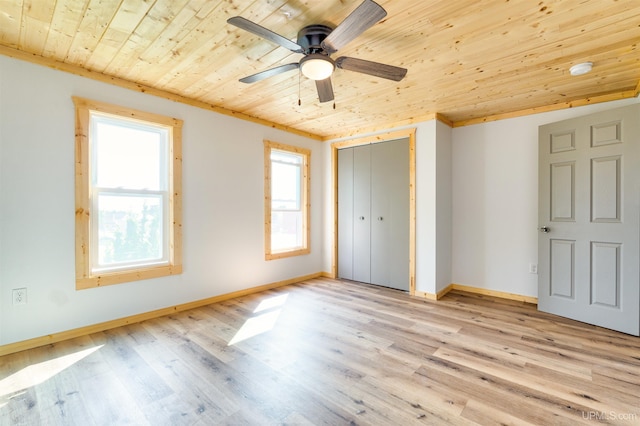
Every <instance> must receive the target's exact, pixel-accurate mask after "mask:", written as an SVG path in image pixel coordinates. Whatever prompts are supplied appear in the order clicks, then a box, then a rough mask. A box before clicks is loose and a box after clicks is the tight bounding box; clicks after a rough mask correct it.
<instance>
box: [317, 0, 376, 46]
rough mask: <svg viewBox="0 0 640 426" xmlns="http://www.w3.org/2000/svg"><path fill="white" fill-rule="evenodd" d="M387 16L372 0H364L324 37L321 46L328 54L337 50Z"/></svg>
mask: <svg viewBox="0 0 640 426" xmlns="http://www.w3.org/2000/svg"><path fill="white" fill-rule="evenodd" d="M385 16H387V11H386V10H384V9H383V8H382V6H380V5H379V4H378V3H376V2H374V1H372V0H364V1H363V2H362V4H360V6H358V7H357V8H356V9H355V10H354V11H353V12H351V14H350V15H349V16H347V17H346V19H345V20H344V21H342V22H341V23H340V24H339V25H338V26H337V27H336V28H335V29H334V30H333V31H331V33H330V34H329V35H328V36H327V38H325V39H324V40H323V41H322V43H321V46H322V48H323V49H324V50H326V51H327V52H328V53H329V54H331V53H333V52H336V51H338V50H339V49H341V48H342V47H344V46H345V45H346V44H347V43H349V42H350V41H351V40H353V39H354V38H356V37H358V36H359V35H360V34H362V33H363V32H365V31H366V30H367V29H368V28H370V27H371V26H373V25H374V24H375V23H376V22H378V21H380V20H381V19H382V18H384V17H385Z"/></svg>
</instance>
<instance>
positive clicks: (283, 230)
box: [264, 141, 311, 260]
mask: <svg viewBox="0 0 640 426" xmlns="http://www.w3.org/2000/svg"><path fill="white" fill-rule="evenodd" d="M264 151H265V154H264V156H265V168H264V169H265V252H266V259H267V260H269V259H278V258H281V257H287V256H296V255H300V254H307V253H309V252H310V248H309V229H310V228H309V161H310V157H311V151H310V150H308V149H304V148H298V147H293V146H288V145H283V144H279V143H275V142H270V141H264Z"/></svg>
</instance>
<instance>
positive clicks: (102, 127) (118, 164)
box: [93, 118, 167, 191]
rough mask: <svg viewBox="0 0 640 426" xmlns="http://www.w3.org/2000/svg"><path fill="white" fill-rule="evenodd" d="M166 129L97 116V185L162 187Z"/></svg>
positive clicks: (95, 147) (104, 186)
mask: <svg viewBox="0 0 640 426" xmlns="http://www.w3.org/2000/svg"><path fill="white" fill-rule="evenodd" d="M166 140H167V131H166V130H165V129H162V128H154V127H151V126H143V125H135V124H132V125H130V126H129V125H127V123H126V122H123V121H122V120H119V121H117V122H113V121H111V120H109V119H106V118H97V119H96V122H95V134H94V145H93V147H94V149H95V156H96V157H95V158H96V177H95V179H96V186H98V187H102V188H127V189H148V190H154V191H158V190H162V189H164V187H165V186H166V185H165V183H164V179H163V177H162V176H163V175H164V174H165V172H164V170H165V168H164V167H163V166H164V161H166V155H165V151H166V149H167V148H166V147H167V143H166Z"/></svg>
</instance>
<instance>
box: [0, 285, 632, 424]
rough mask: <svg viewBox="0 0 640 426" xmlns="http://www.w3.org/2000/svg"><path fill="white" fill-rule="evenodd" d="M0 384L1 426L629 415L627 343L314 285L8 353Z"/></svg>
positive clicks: (474, 302) (502, 304)
mask: <svg viewBox="0 0 640 426" xmlns="http://www.w3.org/2000/svg"><path fill="white" fill-rule="evenodd" d="M247 330H250V331H251V333H249V334H245V331H247ZM252 333H253V334H255V335H253V336H251V334H252ZM0 380H1V381H0V416H1V417H0V419H1V423H2V424H3V425H40V424H42V425H56V424H60V425H83V426H85V425H116V424H134V425H212V424H233V425H235V424H239V425H245V424H246V425H271V424H300V425H309V424H314V425H315V424H319V425H322V424H324V425H350V424H359V425H413V424H416V425H423V424H424V425H426V424H433V425H442V424H454V425H468V424H482V425H490V424H538V425H552V424H559V425H575V424H601V423H611V424H640V339H639V338H636V337H631V336H627V335H624V334H620V333H617V332H613V331H609V330H604V329H601V328H598V327H594V326H590V325H586V324H582V323H578V322H575V321H571V320H566V319H562V318H559V317H555V316H552V315H548V314H544V313H540V312H538V311H536V309H535V306H533V305H529V304H526V303H522V302H514V301H508V300H504V299H496V298H492V297H488V296H480V295H474V294H470V293H464V292H460V291H455V292H452V293H450V294H448V295H447V296H445V297H444V298H443V299H442V300H440V301H438V302H431V301H425V300H422V299H417V298H410V297H409V296H407V295H406V294H404V293H402V292H399V291H396V290H390V289H386V288H380V287H374V286H369V285H364V284H357V283H350V282H340V281H335V280H329V279H314V280H310V281H308V282H306V283H302V284H295V285H289V286H286V287H281V288H279V289H276V290H271V291H267V292H264V293H260V294H254V295H251V296H245V297H241V298H238V299H234V300H229V301H226V302H221V303H217V304H213V305H208V306H205V307H202V308H199V309H194V310H191V311H186V312H183V313H179V314H176V315H172V316H168V317H163V318H159V319H154V320H149V321H145V322H143V323H140V324H135V325H130V326H126V327H121V328H117V329H113V330H110V331H106V332H100V333H95V334H92V335H90V336H86V337H81V338H76V339H73V340H68V341H65V342H61V343H57V344H55V345H49V346H46V347H42V348H37V349H32V350H29V351H24V352H20V353H16V354H12V355H7V356H4V357H1V358H0Z"/></svg>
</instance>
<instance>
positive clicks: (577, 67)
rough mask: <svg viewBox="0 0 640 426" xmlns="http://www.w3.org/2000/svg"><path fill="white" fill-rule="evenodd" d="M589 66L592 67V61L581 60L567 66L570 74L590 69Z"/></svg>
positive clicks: (583, 72)
mask: <svg viewBox="0 0 640 426" xmlns="http://www.w3.org/2000/svg"><path fill="white" fill-rule="evenodd" d="M591 68H593V62H582V63H581V64H575V65H574V66H572V67H571V68H569V72H570V73H571V75H582V74H586V73H588V72H589V71H591Z"/></svg>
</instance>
